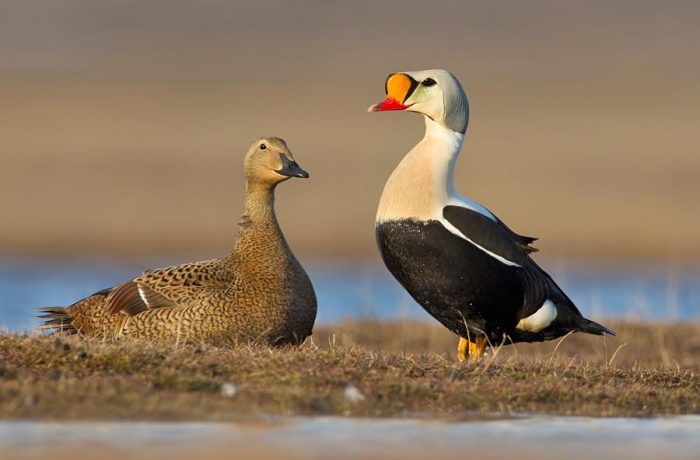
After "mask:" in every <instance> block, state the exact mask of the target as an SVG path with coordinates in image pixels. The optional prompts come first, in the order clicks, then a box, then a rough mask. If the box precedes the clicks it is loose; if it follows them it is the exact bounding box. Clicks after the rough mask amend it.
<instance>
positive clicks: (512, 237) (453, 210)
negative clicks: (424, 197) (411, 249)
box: [442, 205, 537, 266]
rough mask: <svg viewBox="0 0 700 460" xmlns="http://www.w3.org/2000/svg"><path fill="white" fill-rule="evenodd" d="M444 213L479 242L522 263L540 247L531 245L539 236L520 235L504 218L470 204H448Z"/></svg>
mask: <svg viewBox="0 0 700 460" xmlns="http://www.w3.org/2000/svg"><path fill="white" fill-rule="evenodd" d="M442 215H443V216H444V217H445V219H447V221H448V222H449V223H451V224H452V225H454V226H455V227H456V228H457V229H458V230H459V231H460V232H462V234H463V235H464V236H466V237H467V238H469V239H470V240H471V241H473V242H474V243H475V244H477V245H479V246H481V247H482V248H484V249H486V250H488V251H489V252H492V253H494V254H497V255H499V256H501V257H503V258H504V259H506V260H509V261H511V262H515V263H516V264H518V265H520V266H524V265H525V264H527V262H528V261H529V260H530V258H529V257H528V254H530V253H531V252H535V251H537V249H535V248H533V247H532V246H530V243H532V242H533V241H535V240H536V239H537V238H531V237H528V236H521V235H518V234H517V233H515V232H514V231H513V230H511V229H510V228H508V227H507V226H506V225H505V224H504V223H503V222H501V221H500V220H498V219H496V220H495V221H494V220H491V219H489V218H488V217H486V216H484V215H483V214H480V213H478V212H476V211H474V210H471V209H469V208H463V207H461V206H452V205H450V206H445V207H444V208H443V210H442Z"/></svg>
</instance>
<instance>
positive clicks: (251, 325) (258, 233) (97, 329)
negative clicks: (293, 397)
mask: <svg viewBox="0 0 700 460" xmlns="http://www.w3.org/2000/svg"><path fill="white" fill-rule="evenodd" d="M245 176H246V197H245V211H244V213H243V216H242V217H241V220H240V224H239V233H238V238H237V240H236V243H235V245H234V248H233V251H232V253H231V254H230V255H229V256H227V257H223V258H221V259H215V260H208V261H204V262H194V263H189V264H183V265H178V266H174V267H167V268H161V269H156V270H148V271H146V272H144V273H143V274H142V275H141V276H139V277H137V278H135V279H133V280H128V281H126V282H124V283H122V284H119V285H117V286H115V287H113V288H111V289H106V290H104V291H100V292H98V293H95V294H93V295H92V296H90V297H87V298H85V299H83V300H80V301H78V302H76V303H75V304H73V305H71V306H70V307H65V308H64V307H47V308H42V309H41V310H42V312H43V313H44V314H43V316H42V317H43V318H44V319H46V322H45V323H44V324H42V325H41V326H39V329H50V330H53V331H58V332H60V331H63V332H67V333H79V334H82V335H85V336H88V337H99V338H106V337H137V338H143V339H149V340H158V341H170V342H179V343H182V342H205V343H209V344H213V345H232V344H236V343H250V342H257V343H265V344H272V345H284V344H299V343H301V342H303V341H304V339H305V338H306V337H308V336H309V335H311V330H312V328H313V324H314V320H315V318H316V295H315V293H314V289H313V286H312V285H311V281H310V280H309V277H308V275H307V274H306V272H305V271H304V269H303V268H302V266H301V265H300V264H299V262H298V261H297V259H296V258H295V257H294V254H292V251H291V250H290V248H289V246H288V245H287V242H286V240H285V238H284V235H282V231H281V230H280V228H279V225H278V223H277V219H276V217H275V211H274V190H275V187H276V185H277V184H278V183H280V182H282V181H284V180H286V179H289V178H290V177H308V174H307V173H306V172H305V171H304V170H303V169H301V168H300V167H299V165H298V164H297V163H296V162H295V161H294V158H293V156H292V154H291V152H290V151H289V148H288V147H287V145H286V144H285V142H284V141H283V140H282V139H279V138H275V137H270V138H265V139H259V140H258V141H256V142H254V143H253V145H252V146H251V147H250V149H249V151H248V154H247V155H246V158H245Z"/></svg>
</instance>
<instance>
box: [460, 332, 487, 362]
mask: <svg viewBox="0 0 700 460" xmlns="http://www.w3.org/2000/svg"><path fill="white" fill-rule="evenodd" d="M487 344H488V342H487V340H486V337H477V338H476V342H472V341H470V340H467V339H465V338H464V337H460V338H459V343H458V344H457V361H459V362H465V361H478V360H479V359H481V357H482V356H484V351H485V350H486V345H487Z"/></svg>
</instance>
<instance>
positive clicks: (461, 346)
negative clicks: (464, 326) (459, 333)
mask: <svg viewBox="0 0 700 460" xmlns="http://www.w3.org/2000/svg"><path fill="white" fill-rule="evenodd" d="M469 343H470V342H469V341H468V340H467V339H465V338H464V337H460V338H459V343H458V344H457V361H459V362H460V363H463V362H465V361H467V360H468V359H469V347H468V345H469Z"/></svg>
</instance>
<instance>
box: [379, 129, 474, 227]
mask: <svg viewBox="0 0 700 460" xmlns="http://www.w3.org/2000/svg"><path fill="white" fill-rule="evenodd" d="M463 142H464V134H461V133H456V132H454V131H452V130H451V129H449V128H447V127H445V126H444V125H443V124H441V123H438V122H435V121H433V120H431V119H430V118H428V117H425V137H423V139H422V140H421V141H420V142H419V143H418V144H416V146H415V147H413V149H411V151H410V152H408V154H407V155H406V156H405V157H404V158H403V160H401V162H400V163H399V165H398V166H397V167H396V169H395V170H394V172H393V173H392V174H391V176H390V177H389V180H388V181H387V183H386V185H385V186H384V192H383V193H382V198H381V199H380V201H379V209H378V210H377V221H378V222H379V221H386V220H394V219H407V218H413V219H418V220H431V219H440V218H441V217H442V208H443V207H444V206H445V205H446V204H447V203H449V202H451V201H453V200H454V199H457V197H458V195H457V193H456V192H455V190H454V183H453V182H454V167H455V162H456V160H457V157H458V156H459V152H460V150H461V149H462V143H463Z"/></svg>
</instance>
